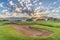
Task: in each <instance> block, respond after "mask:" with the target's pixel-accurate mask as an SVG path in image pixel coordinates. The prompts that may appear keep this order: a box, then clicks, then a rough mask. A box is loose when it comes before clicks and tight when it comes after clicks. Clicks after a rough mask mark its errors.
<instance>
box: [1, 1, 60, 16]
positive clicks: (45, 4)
mask: <svg viewBox="0 0 60 40" xmlns="http://www.w3.org/2000/svg"><path fill="white" fill-rule="evenodd" d="M10 1H11V0H0V5H2V6H3V7H4V8H3V7H0V11H2V10H6V9H7V10H11V9H10V8H12V6H11V7H9V5H10V4H9V2H10ZM30 1H31V4H32V6H31V7H32V8H34V9H35V8H37V7H38V6H40V7H41V8H42V9H47V10H49V11H50V12H51V13H53V14H54V13H57V15H59V14H60V0H30ZM34 1H36V2H34ZM12 2H13V3H17V2H18V0H12ZM39 3H40V4H39ZM36 4H37V5H36ZM59 16H60V15H59Z"/></svg>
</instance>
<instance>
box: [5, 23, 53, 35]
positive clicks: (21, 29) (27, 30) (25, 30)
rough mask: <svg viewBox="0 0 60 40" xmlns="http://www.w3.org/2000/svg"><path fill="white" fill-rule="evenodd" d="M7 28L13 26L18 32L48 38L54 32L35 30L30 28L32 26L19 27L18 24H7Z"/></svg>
mask: <svg viewBox="0 0 60 40" xmlns="http://www.w3.org/2000/svg"><path fill="white" fill-rule="evenodd" d="M6 25H7V26H13V27H14V28H15V29H16V31H17V32H19V33H22V34H24V35H29V36H48V35H50V34H52V33H53V32H52V31H50V30H46V29H35V28H30V25H17V24H6Z"/></svg>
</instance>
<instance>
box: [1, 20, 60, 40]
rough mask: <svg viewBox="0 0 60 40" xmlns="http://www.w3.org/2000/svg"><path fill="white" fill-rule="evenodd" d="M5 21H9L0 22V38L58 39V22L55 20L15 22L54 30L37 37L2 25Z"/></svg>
mask: <svg viewBox="0 0 60 40" xmlns="http://www.w3.org/2000/svg"><path fill="white" fill-rule="evenodd" d="M5 23H9V22H0V40H60V22H55V21H23V22H22V21H20V22H17V24H26V25H27V24H30V25H31V27H32V28H42V29H47V30H51V31H53V32H54V33H53V34H51V35H49V36H39V37H31V36H27V35H23V34H21V33H18V32H16V30H15V29H14V28H13V27H11V26H4V25H3V24H5ZM49 25H50V26H49ZM51 26H52V27H51Z"/></svg>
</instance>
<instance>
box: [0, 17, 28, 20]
mask: <svg viewBox="0 0 60 40" xmlns="http://www.w3.org/2000/svg"><path fill="white" fill-rule="evenodd" d="M27 19H29V18H26V17H8V18H0V20H27Z"/></svg>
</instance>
